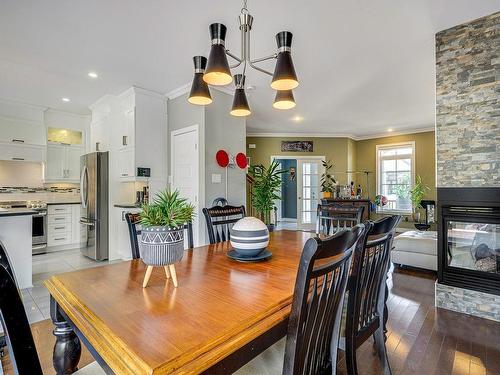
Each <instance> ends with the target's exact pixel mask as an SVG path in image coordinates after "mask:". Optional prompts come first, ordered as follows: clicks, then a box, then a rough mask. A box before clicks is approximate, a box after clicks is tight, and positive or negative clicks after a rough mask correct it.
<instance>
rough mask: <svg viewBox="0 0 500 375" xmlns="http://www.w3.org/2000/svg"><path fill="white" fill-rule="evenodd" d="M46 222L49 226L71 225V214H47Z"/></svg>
mask: <svg viewBox="0 0 500 375" xmlns="http://www.w3.org/2000/svg"><path fill="white" fill-rule="evenodd" d="M47 218H48V219H47V222H48V223H49V225H50V224H63V223H71V213H69V214H52V215H51V214H50V213H49V214H48V215H47Z"/></svg>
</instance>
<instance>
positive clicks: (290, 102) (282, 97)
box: [273, 90, 296, 109]
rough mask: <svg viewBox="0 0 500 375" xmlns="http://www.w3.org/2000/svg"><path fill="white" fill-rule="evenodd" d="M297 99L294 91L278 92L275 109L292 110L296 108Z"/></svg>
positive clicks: (274, 104)
mask: <svg viewBox="0 0 500 375" xmlns="http://www.w3.org/2000/svg"><path fill="white" fill-rule="evenodd" d="M295 105H296V104H295V98H294V97H293V91H292V90H279V91H276V97H275V98H274V103H273V107H274V108H276V109H290V108H293V107H295Z"/></svg>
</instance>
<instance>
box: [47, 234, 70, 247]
mask: <svg viewBox="0 0 500 375" xmlns="http://www.w3.org/2000/svg"><path fill="white" fill-rule="evenodd" d="M70 243H71V233H51V232H49V234H48V236H47V245H48V246H59V245H68V244H70Z"/></svg>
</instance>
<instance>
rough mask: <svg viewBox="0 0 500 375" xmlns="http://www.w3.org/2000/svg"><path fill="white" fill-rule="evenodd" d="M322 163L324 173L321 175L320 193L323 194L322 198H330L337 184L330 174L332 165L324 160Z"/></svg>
mask: <svg viewBox="0 0 500 375" xmlns="http://www.w3.org/2000/svg"><path fill="white" fill-rule="evenodd" d="M322 163H323V167H324V168H325V171H324V173H323V174H322V175H321V192H322V193H323V198H331V197H332V194H333V192H334V191H335V185H336V184H337V181H335V178H334V177H333V174H332V172H333V171H332V168H333V163H332V162H331V161H325V160H323V161H322Z"/></svg>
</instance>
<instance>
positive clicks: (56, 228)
mask: <svg viewBox="0 0 500 375" xmlns="http://www.w3.org/2000/svg"><path fill="white" fill-rule="evenodd" d="M64 228H66V227H54V229H64Z"/></svg>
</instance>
